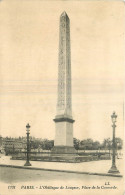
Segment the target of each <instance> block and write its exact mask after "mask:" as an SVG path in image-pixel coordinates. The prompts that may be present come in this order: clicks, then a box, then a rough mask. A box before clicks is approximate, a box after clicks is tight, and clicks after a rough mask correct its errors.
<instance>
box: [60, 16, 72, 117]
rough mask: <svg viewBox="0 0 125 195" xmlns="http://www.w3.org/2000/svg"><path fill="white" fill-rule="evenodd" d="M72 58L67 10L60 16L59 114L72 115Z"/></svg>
mask: <svg viewBox="0 0 125 195" xmlns="http://www.w3.org/2000/svg"><path fill="white" fill-rule="evenodd" d="M70 58H71V56H70V20H69V17H68V15H67V14H66V12H63V13H62V14H61V16H60V32H59V65H58V100H57V115H62V114H66V115H69V116H72V106H71V59H70Z"/></svg>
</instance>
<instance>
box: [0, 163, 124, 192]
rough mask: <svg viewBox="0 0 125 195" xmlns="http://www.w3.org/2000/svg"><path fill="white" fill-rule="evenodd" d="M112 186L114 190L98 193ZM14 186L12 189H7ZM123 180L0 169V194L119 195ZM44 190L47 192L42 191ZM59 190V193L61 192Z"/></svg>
mask: <svg viewBox="0 0 125 195" xmlns="http://www.w3.org/2000/svg"><path fill="white" fill-rule="evenodd" d="M106 183H109V185H108V186H109V187H113V188H114V186H115V189H110V190H109V189H106V190H105V189H102V187H103V188H104V187H107V185H105V184H106ZM11 186H14V187H15V189H9V187H11ZM121 186H123V178H120V177H119V178H118V177H109V176H108V177H106V176H95V175H84V174H75V173H63V172H54V171H43V170H42V171H41V170H31V169H19V168H10V167H0V194H2V193H1V192H4V193H5V194H6V195H7V194H10V193H12V194H14V195H17V194H18V195H22V194H24V195H26V194H28V195H38V194H39V195H41V194H42V195H44V194H45V195H46V194H47V195H48V194H54V195H59V194H68V193H72V194H74V195H75V194H80V195H82V194H85V195H88V194H89V195H90V194H93V192H95V194H96V195H100V193H101V194H102V192H103V191H104V193H107V195H108V194H110V193H111V192H112V193H113V192H115V195H116V194H117V195H119V194H123V188H121ZM93 187H95V189H93ZM46 188H47V189H46ZM61 188H62V189H61Z"/></svg>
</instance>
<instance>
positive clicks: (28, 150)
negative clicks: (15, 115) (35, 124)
mask: <svg viewBox="0 0 125 195" xmlns="http://www.w3.org/2000/svg"><path fill="white" fill-rule="evenodd" d="M26 131H27V133H26V134H27V158H26V163H25V164H24V166H31V164H30V162H29V152H30V147H29V134H30V125H29V123H28V124H27V125H26Z"/></svg>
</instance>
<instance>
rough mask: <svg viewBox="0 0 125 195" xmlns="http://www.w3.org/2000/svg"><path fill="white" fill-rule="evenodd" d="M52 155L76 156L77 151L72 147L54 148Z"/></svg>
mask: <svg viewBox="0 0 125 195" xmlns="http://www.w3.org/2000/svg"><path fill="white" fill-rule="evenodd" d="M51 154H52V155H55V154H57V155H60V156H61V155H63V156H64V155H75V154H77V151H76V150H75V148H74V147H72V146H54V147H53V148H52V150H51Z"/></svg>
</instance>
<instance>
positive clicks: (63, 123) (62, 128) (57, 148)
mask: <svg viewBox="0 0 125 195" xmlns="http://www.w3.org/2000/svg"><path fill="white" fill-rule="evenodd" d="M59 30H60V32H59V62H58V63H59V64H58V99H57V114H56V117H55V119H54V121H55V126H56V133H55V141H54V147H53V149H52V152H54V153H75V148H74V146H73V122H74V120H73V118H72V95H71V54H70V20H69V17H68V15H67V14H66V12H63V13H62V14H61V16H60V29H59Z"/></svg>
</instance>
